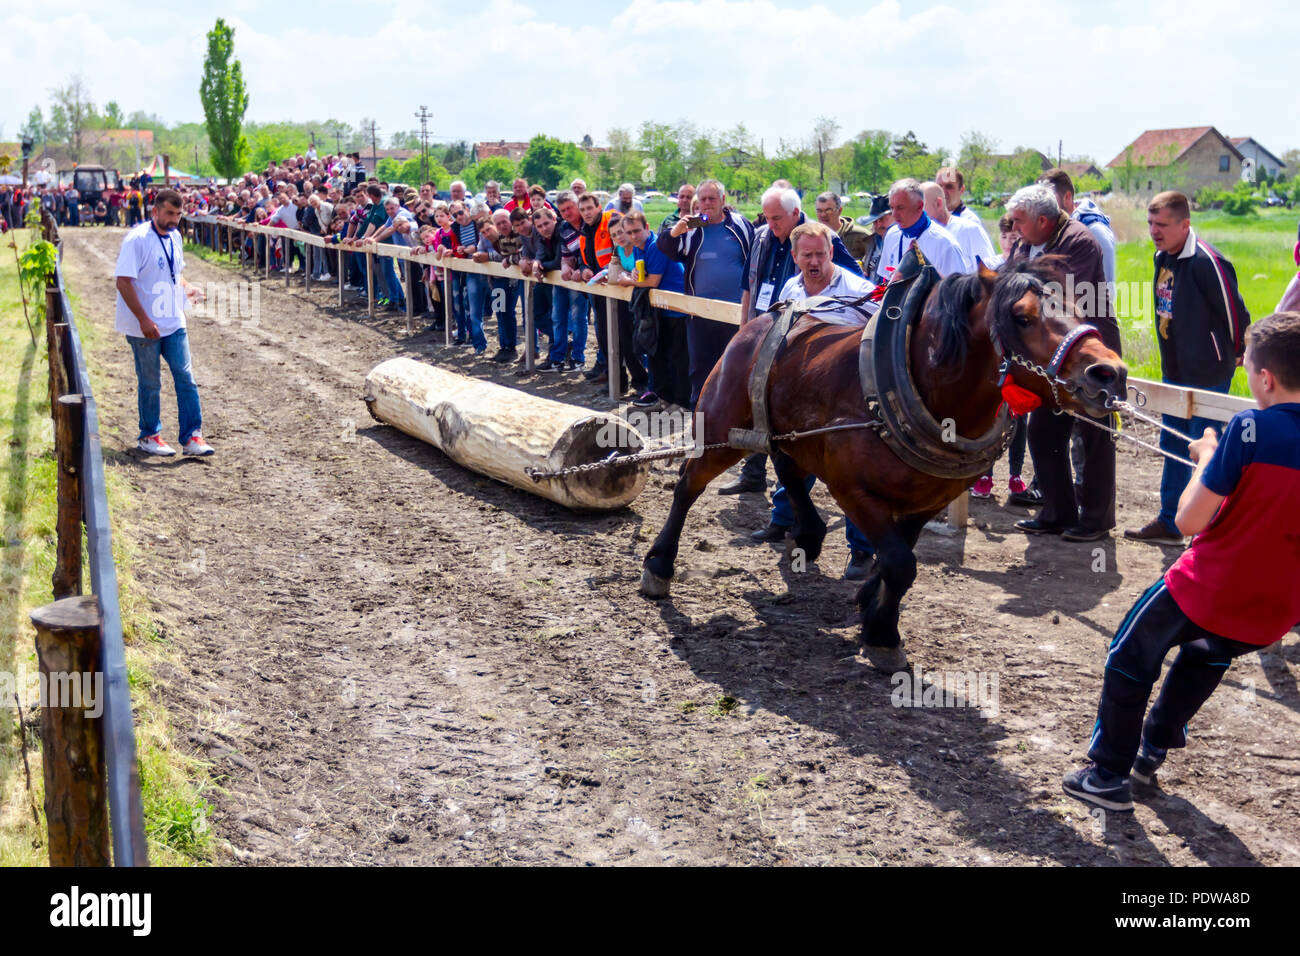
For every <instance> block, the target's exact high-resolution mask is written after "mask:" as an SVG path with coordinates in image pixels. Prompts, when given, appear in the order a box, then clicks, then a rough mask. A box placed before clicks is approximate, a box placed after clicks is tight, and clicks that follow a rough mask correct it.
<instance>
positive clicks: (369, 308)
mask: <svg viewBox="0 0 1300 956" xmlns="http://www.w3.org/2000/svg"><path fill="white" fill-rule="evenodd" d="M366 314H367V315H369V316H370V317H371V318H374V316H375V254H374V253H373V252H371V251H370V250H369V249H368V248H367V249H366Z"/></svg>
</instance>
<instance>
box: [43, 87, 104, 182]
mask: <svg viewBox="0 0 1300 956" xmlns="http://www.w3.org/2000/svg"><path fill="white" fill-rule="evenodd" d="M54 104H55V105H54V108H52V109H51V110H50V115H51V117H53V116H54V115H55V109H57V110H58V116H59V117H60V119H61V120H62V122H63V124H64V125H65V127H66V130H67V136H66V139H67V143H68V152H70V153H71V154H72V161H73V162H74V163H79V162H81V157H82V144H83V141H84V136H85V132H86V130H88V129H91V128H92V127H93V126H94V122H95V119H96V116H95V103H94V101H93V100H91V98H90V91H89V90H88V89H86V84H85V81H84V80H82V78H81V77H80V76H73V77H72V78H70V79H69V80H68V82H67V85H65V86H61V87H59V88H57V89H56V90H54Z"/></svg>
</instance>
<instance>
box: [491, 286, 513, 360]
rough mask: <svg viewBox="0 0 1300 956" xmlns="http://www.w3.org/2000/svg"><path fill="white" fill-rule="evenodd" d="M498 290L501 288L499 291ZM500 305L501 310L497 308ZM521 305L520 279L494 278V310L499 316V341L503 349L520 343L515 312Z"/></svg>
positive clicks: (511, 347)
mask: <svg viewBox="0 0 1300 956" xmlns="http://www.w3.org/2000/svg"><path fill="white" fill-rule="evenodd" d="M498 290H500V291H499V292H498ZM498 305H500V306H501V307H502V308H501V310H498V309H497V306H498ZM518 306H519V280H518V279H493V280H492V312H493V314H495V315H496V317H497V341H498V342H499V343H500V344H501V347H502V348H503V349H513V348H516V347H517V346H518V345H519V320H518V319H517V318H516V317H515V312H516V311H517V309H518Z"/></svg>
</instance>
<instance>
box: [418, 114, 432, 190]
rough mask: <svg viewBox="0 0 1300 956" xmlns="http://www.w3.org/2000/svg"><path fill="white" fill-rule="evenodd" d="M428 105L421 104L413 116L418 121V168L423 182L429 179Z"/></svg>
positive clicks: (429, 115)
mask: <svg viewBox="0 0 1300 956" xmlns="http://www.w3.org/2000/svg"><path fill="white" fill-rule="evenodd" d="M432 115H433V114H432V113H430V112H429V107H427V106H421V107H420V112H418V113H416V114H415V118H416V119H418V120H419V121H420V170H421V176H422V178H423V180H424V181H425V182H428V180H429V117H431V116H432Z"/></svg>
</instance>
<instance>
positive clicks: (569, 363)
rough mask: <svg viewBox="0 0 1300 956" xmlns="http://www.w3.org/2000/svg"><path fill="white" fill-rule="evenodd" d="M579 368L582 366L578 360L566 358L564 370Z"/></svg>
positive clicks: (570, 370) (569, 370)
mask: <svg viewBox="0 0 1300 956" xmlns="http://www.w3.org/2000/svg"><path fill="white" fill-rule="evenodd" d="M578 368H582V366H581V365H579V364H578V363H577V362H575V361H574V360H573V359H565V360H564V370H565V371H566V372H572V371H573V370H574V369H578Z"/></svg>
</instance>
